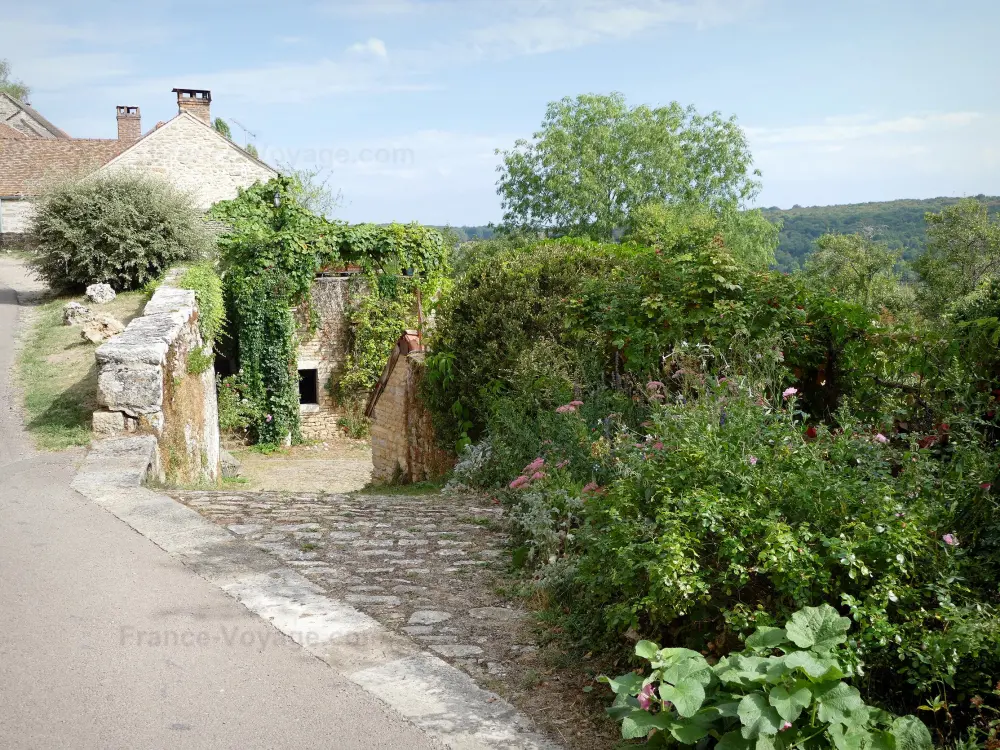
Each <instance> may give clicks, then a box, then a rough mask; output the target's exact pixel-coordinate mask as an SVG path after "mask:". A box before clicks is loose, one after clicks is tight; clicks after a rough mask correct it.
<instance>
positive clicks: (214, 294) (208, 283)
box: [178, 263, 226, 344]
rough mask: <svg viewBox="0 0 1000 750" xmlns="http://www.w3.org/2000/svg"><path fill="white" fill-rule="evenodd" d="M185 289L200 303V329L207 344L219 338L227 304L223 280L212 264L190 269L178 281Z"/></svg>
mask: <svg viewBox="0 0 1000 750" xmlns="http://www.w3.org/2000/svg"><path fill="white" fill-rule="evenodd" d="M178 285H179V286H180V287H181V288H183V289H191V290H193V291H194V296H195V299H197V301H198V328H199V330H200V331H201V338H202V340H203V341H204V342H205V343H206V344H211V343H213V342H214V341H215V340H216V338H218V336H219V333H220V332H221V331H222V328H223V326H225V324H226V304H225V300H224V299H223V296H222V279H220V278H219V274H218V273H216V271H215V267H214V266H213V265H212V264H210V263H202V264H199V265H196V266H192V267H191V268H188V269H187V270H186V271H185V272H184V275H183V276H181V278H180V279H179V281H178Z"/></svg>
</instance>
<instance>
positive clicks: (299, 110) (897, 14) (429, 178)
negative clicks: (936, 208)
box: [0, 0, 1000, 226]
mask: <svg viewBox="0 0 1000 750" xmlns="http://www.w3.org/2000/svg"><path fill="white" fill-rule="evenodd" d="M4 5H5V6H8V7H5V8H4V10H3V12H2V13H0V58H6V59H8V60H9V61H10V63H11V66H12V68H13V73H14V77H15V78H20V79H23V80H24V81H25V82H26V83H28V84H29V85H30V86H31V87H32V90H33V92H32V95H31V103H32V105H33V106H35V107H36V108H37V109H38V110H39V111H40V112H41V113H42V114H44V115H45V116H46V117H47V118H48V119H49V120H51V121H52V122H54V123H55V124H56V125H58V126H60V127H62V128H63V129H64V130H66V131H67V132H69V133H70V135H72V136H75V137H90V138H113V137H115V136H116V132H117V130H116V121H115V116H114V114H115V106H116V105H119V104H124V105H138V106H139V107H140V109H141V112H142V118H143V128H144V129H148V128H150V127H152V126H153V125H155V124H156V122H157V121H160V120H168V119H169V118H171V117H173V116H174V115H175V114H176V112H177V106H176V99H175V95H174V94H172V93H171V89H172V88H174V87H181V88H200V89H210V90H211V91H212V115H213V117H214V116H221V117H223V118H225V119H226V120H227V121H228V122H229V123H230V125H231V128H232V131H233V136H234V139H235V140H237V141H240V142H242V141H243V140H244V139H246V140H249V141H252V142H253V143H254V144H255V146H256V147H257V149H258V151H259V152H260V154H261V156H262V158H264V159H265V160H266V161H268V162H270V163H272V164H275V165H277V166H279V167H282V166H283V167H289V166H290V167H292V168H295V169H306V170H319V171H320V173H321V179H324V180H325V181H326V183H327V185H328V186H329V187H330V188H332V189H333V190H339V191H340V193H341V205H340V206H339V208H338V209H337V210H336V214H335V215H336V216H337V217H338V218H342V219H345V220H348V221H352V222H360V221H375V222H388V221H412V220H415V221H421V222H424V223H428V224H451V225H456V226H458V225H476V224H486V223H488V222H493V221H498V220H499V219H500V216H501V209H500V200H499V198H498V196H497V195H496V179H497V173H496V168H497V165H498V163H499V161H500V157H498V156H497V155H496V153H495V151H496V149H508V148H510V147H511V146H512V145H513V143H514V141H515V140H516V139H518V138H528V137H530V136H531V134H532V133H533V132H535V131H536V130H537V129H538V128H539V126H540V124H541V122H542V119H543V116H544V113H545V107H546V104H547V103H548V102H550V101H554V100H557V99H560V98H562V97H565V96H576V95H579V94H584V93H608V92H612V91H619V92H621V93H623V94H624V95H625V96H626V97H627V99H628V102H629V103H630V104H634V105H637V104H648V105H654V106H655V105H661V104H667V103H669V102H671V101H678V102H680V103H681V104H683V105H693V106H694V107H695V108H696V109H697V110H698V111H700V112H704V113H707V112H711V111H716V110H717V111H719V112H721V113H722V114H723V115H725V116H730V115H732V116H735V117H736V118H737V121H738V123H739V124H740V126H741V127H742V128H743V129H744V130H745V132H746V134H747V137H748V139H749V142H750V146H751V150H752V153H753V155H754V161H755V166H756V167H757V168H758V169H760V171H761V172H762V181H763V189H762V191H761V193H760V195H759V196H758V198H757V200H756V203H757V205H760V206H779V207H782V208H788V207H791V206H792V205H795V204H798V205H804V206H805V205H827V204H832V203H856V202H864V201H878V200H891V199H894V198H927V197H934V196H939V195H956V196H960V195H976V194H980V193H986V194H992V195H996V194H1000V139H998V138H997V133H998V132H1000V128H998V126H1000V45H997V44H996V32H997V30H998V29H1000V2H996V0H951V1H950V2H949V1H947V0H933V1H932V0H866V1H864V2H862V1H860V0H842V1H836V2H835V1H833V0H368V1H367V2H365V1H364V0H317V1H316V2H309V1H308V0H307V1H305V2H300V1H298V0H284V1H283V2H278V1H276V0H270V1H268V2H261V1H259V0H241V1H240V2H230V0H212V1H211V2H207V1H206V0H199V1H198V2H194V1H192V0H184V1H183V2H168V1H164V2H156V3H147V2H140V1H138V0H133V1H132V2H108V1H107V0H89V1H88V2H86V3H83V2H79V0H35V2H33V3H30V4H29V3H17V4H13V3H5V4H4Z"/></svg>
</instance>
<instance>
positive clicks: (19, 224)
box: [0, 198, 34, 234]
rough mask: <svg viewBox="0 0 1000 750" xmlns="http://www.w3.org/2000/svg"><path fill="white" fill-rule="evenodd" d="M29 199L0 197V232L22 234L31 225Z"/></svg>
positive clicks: (32, 209)
mask: <svg viewBox="0 0 1000 750" xmlns="http://www.w3.org/2000/svg"><path fill="white" fill-rule="evenodd" d="M33 212H34V206H33V204H32V203H31V201H26V200H20V199H16V198H15V199H11V198H0V234H23V233H24V232H27V231H28V227H29V226H30V225H31V215H32V213H33Z"/></svg>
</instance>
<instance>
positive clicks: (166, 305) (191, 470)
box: [93, 280, 220, 483]
mask: <svg viewBox="0 0 1000 750" xmlns="http://www.w3.org/2000/svg"><path fill="white" fill-rule="evenodd" d="M203 347H204V343H203V342H202V340H201V334H200V332H199V330H198V306H197V303H196V302H195V295H194V292H193V291H190V290H186V289H178V288H176V287H173V286H171V285H170V282H169V280H168V282H167V283H164V284H163V285H162V286H161V287H160V288H159V289H158V290H157V291H156V293H155V294H154V295H153V298H152V299H151V300H150V301H149V304H147V305H146V309H145V310H144V312H143V314H142V315H141V316H140V317H138V318H135V319H134V320H133V321H132V322H131V323H129V325H128V327H127V328H126V329H125V332H124V333H122V334H120V335H118V336H115V337H114V338H113V339H111V340H110V341H108V342H107V343H105V344H102V345H101V346H100V347H98V349H97V352H96V357H97V367H98V379H97V386H98V400H99V401H100V403H101V404H102V405H103V406H104V407H105V408H104V409H102V410H100V411H97V412H94V424H93V426H94V432H95V433H97V434H98V435H99V436H108V435H118V434H122V433H145V434H151V435H154V436H155V437H156V439H157V443H158V445H159V456H160V461H161V462H162V464H163V465H162V466H161V467H159V471H158V472H157V473H158V474H162V475H164V476H166V477H167V479H169V480H171V481H175V482H183V483H188V482H199V481H215V480H216V479H217V478H218V476H219V472H220V463H219V462H220V455H219V454H220V445H219V413H218V401H217V397H216V392H215V368H213V367H211V366H209V367H208V369H207V370H205V371H203V372H200V373H199V372H190V371H189V359H190V356H191V354H192V352H194V351H200V350H202V349H203Z"/></svg>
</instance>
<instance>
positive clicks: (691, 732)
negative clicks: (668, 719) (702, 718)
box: [670, 721, 708, 745]
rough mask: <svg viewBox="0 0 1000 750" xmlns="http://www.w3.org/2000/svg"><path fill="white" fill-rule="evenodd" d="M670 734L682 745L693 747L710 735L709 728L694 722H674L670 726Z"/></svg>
mask: <svg viewBox="0 0 1000 750" xmlns="http://www.w3.org/2000/svg"><path fill="white" fill-rule="evenodd" d="M670 734H672V735H673V736H674V739H676V740H677V741H678V742H680V743H681V744H682V745H693V744H694V743H696V742H697V741H698V740H700V739H701V738H702V737H705V736H707V735H708V727H704V726H700V725H699V724H696V723H695V722H693V721H674V722H672V723H671V724H670Z"/></svg>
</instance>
